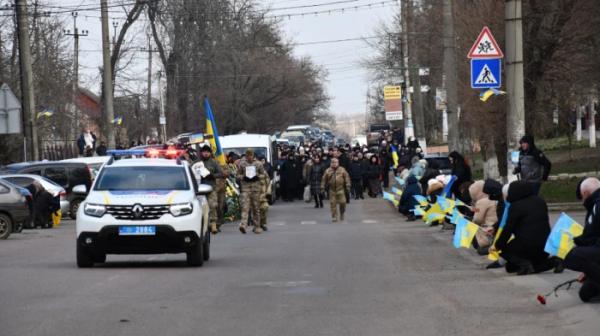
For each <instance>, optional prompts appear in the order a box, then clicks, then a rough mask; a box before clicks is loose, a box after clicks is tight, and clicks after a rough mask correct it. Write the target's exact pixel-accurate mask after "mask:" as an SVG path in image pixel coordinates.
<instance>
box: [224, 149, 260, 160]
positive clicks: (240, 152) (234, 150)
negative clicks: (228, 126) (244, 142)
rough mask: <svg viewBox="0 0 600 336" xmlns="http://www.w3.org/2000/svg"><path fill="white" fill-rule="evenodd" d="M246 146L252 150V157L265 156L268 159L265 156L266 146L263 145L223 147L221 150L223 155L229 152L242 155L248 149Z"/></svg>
mask: <svg viewBox="0 0 600 336" xmlns="http://www.w3.org/2000/svg"><path fill="white" fill-rule="evenodd" d="M248 148H250V149H252V150H253V151H254V157H256V158H258V157H264V158H267V160H269V158H268V157H267V148H265V147H242V148H223V152H224V153H225V155H229V153H231V152H234V153H235V154H237V155H238V156H242V155H246V151H247V150H248Z"/></svg>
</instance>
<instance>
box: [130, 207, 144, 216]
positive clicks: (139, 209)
mask: <svg viewBox="0 0 600 336" xmlns="http://www.w3.org/2000/svg"><path fill="white" fill-rule="evenodd" d="M131 213H132V214H133V218H136V219H139V218H141V217H142V215H143V214H144V207H143V206H142V205H141V204H136V205H134V206H133V207H132V208H131Z"/></svg>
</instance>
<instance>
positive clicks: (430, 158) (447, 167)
mask: <svg viewBox="0 0 600 336" xmlns="http://www.w3.org/2000/svg"><path fill="white" fill-rule="evenodd" d="M425 160H426V161H427V166H428V167H430V168H433V169H438V170H439V171H440V175H450V174H452V165H451V164H450V159H448V155H443V154H428V155H425Z"/></svg>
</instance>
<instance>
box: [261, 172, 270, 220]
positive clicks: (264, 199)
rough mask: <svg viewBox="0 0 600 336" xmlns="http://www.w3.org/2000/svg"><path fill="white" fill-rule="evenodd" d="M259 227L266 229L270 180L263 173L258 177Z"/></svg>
mask: <svg viewBox="0 0 600 336" xmlns="http://www.w3.org/2000/svg"><path fill="white" fill-rule="evenodd" d="M260 184H261V186H260V227H261V228H262V229H263V230H264V231H267V216H268V215H269V195H271V190H270V189H271V180H269V176H268V175H267V174H265V175H264V176H263V177H262V178H261V179H260Z"/></svg>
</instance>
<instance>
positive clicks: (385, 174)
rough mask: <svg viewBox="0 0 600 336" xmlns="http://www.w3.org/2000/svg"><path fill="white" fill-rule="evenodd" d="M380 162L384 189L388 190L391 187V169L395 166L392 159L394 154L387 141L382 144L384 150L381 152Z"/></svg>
mask: <svg viewBox="0 0 600 336" xmlns="http://www.w3.org/2000/svg"><path fill="white" fill-rule="evenodd" d="M379 160H380V163H381V170H382V171H381V173H382V178H383V187H384V188H385V189H387V188H388V187H389V186H390V167H392V166H393V162H394V160H393V159H392V154H391V152H390V150H389V149H388V146H387V143H386V142H385V141H384V142H382V148H381V151H380V152H379Z"/></svg>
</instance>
